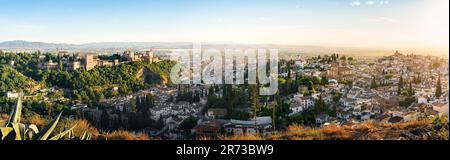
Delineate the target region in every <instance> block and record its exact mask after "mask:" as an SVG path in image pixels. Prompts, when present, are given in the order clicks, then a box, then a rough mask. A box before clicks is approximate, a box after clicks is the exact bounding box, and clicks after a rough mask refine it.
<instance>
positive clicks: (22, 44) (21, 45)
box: [0, 40, 192, 49]
mask: <svg viewBox="0 0 450 160" xmlns="http://www.w3.org/2000/svg"><path fill="white" fill-rule="evenodd" d="M187 46H192V43H187V42H173V43H169V42H99V43H85V44H65V43H45V42H30V41H23V40H16V41H6V42H1V43H0V48H3V49H56V48H59V49H94V48H95V49H105V48H173V47H187Z"/></svg>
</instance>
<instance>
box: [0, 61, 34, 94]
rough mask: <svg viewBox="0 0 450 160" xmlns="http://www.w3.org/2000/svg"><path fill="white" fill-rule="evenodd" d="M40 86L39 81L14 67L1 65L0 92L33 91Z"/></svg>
mask: <svg viewBox="0 0 450 160" xmlns="http://www.w3.org/2000/svg"><path fill="white" fill-rule="evenodd" d="M37 87H38V85H37V83H36V82H35V81H34V80H32V79H31V78H28V77H26V76H24V75H23V74H22V73H20V72H18V71H17V70H15V69H14V68H11V67H9V66H3V65H0V93H3V92H8V91H13V90H15V91H17V92H21V91H24V92H33V91H34V90H36V89H37Z"/></svg>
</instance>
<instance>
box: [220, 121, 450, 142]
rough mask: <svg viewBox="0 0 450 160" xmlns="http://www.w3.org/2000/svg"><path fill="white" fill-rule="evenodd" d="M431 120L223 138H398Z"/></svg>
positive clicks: (291, 129) (443, 132) (293, 129)
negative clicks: (265, 135)
mask: <svg viewBox="0 0 450 160" xmlns="http://www.w3.org/2000/svg"><path fill="white" fill-rule="evenodd" d="M431 124H432V121H431V120H418V121H411V122H404V123H394V124H391V123H383V124H381V123H378V122H375V121H368V122H364V123H361V124H357V125H354V126H338V125H330V126H325V127H322V128H310V127H305V126H301V125H291V126H289V127H288V129H287V130H286V131H284V132H278V133H274V134H273V135H270V136H268V137H260V136H245V135H244V136H230V137H224V138H222V139H223V140H260V139H267V140H385V139H390V140H397V139H400V138H401V137H402V133H403V132H408V131H409V130H411V129H416V128H429V127H430V125H431ZM439 135H441V137H444V138H441V139H448V129H447V130H445V129H444V130H441V131H440V133H439Z"/></svg>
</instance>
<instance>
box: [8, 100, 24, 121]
mask: <svg viewBox="0 0 450 160" xmlns="http://www.w3.org/2000/svg"><path fill="white" fill-rule="evenodd" d="M10 115H11V116H10V117H9V119H8V122H7V123H6V126H7V127H12V123H20V118H21V116H22V96H19V97H18V98H17V101H16V106H15V107H14V109H13V110H12V111H11V114H10Z"/></svg>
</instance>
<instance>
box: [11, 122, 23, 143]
mask: <svg viewBox="0 0 450 160" xmlns="http://www.w3.org/2000/svg"><path fill="white" fill-rule="evenodd" d="M12 128H13V129H14V132H13V133H15V137H14V140H22V132H21V130H20V126H19V124H18V123H12Z"/></svg>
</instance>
